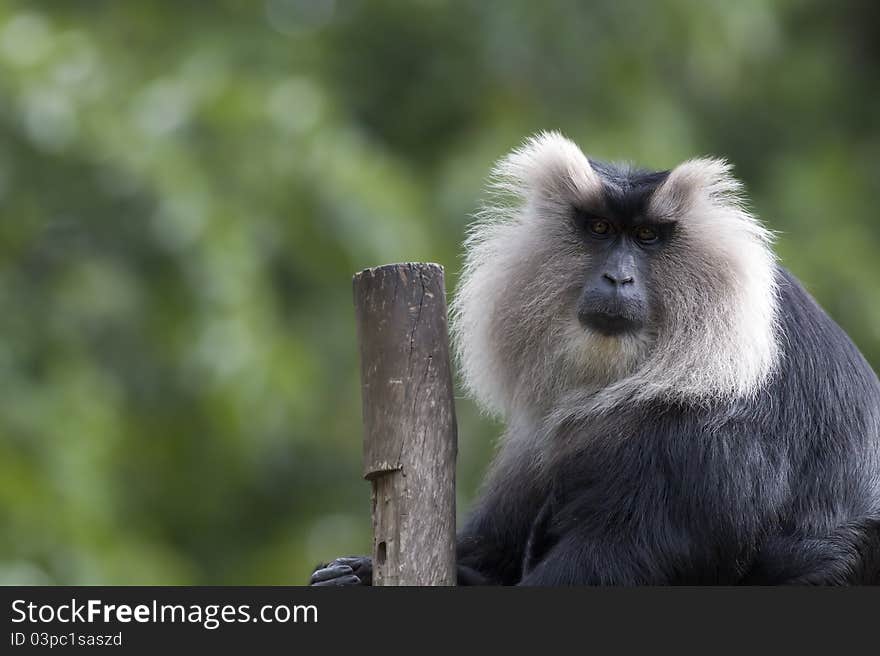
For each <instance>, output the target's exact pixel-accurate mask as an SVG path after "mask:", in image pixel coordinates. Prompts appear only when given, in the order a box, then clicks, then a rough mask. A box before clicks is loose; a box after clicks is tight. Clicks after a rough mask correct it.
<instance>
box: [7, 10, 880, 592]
mask: <svg viewBox="0 0 880 656" xmlns="http://www.w3.org/2000/svg"><path fill="white" fill-rule="evenodd" d="M878 25H880V15H878V9H877V6H876V4H875V3H870V2H844V3H836V4H834V5H831V4H828V3H824V2H820V1H819V0H812V1H808V2H794V1H793V0H785V1H783V2H770V1H769V0H748V1H747V2H739V3H724V2H695V1H693V0H669V1H667V2H663V3H640V2H632V1H624V2H618V1H611V0H597V1H596V2H592V3H574V2H566V1H564V0H551V1H549V2H542V3H530V2H526V1H525V0H516V1H514V2H501V1H500V0H490V1H489V2H484V3H472V2H451V1H450V2H444V1H442V0H422V1H420V2H416V3H399V2H393V1H390V0H389V1H384V0H377V1H375V2H366V1H358V0H355V1H351V2H338V1H334V0H266V1H265V2H261V3H252V2H244V1H243V0H225V1H221V2H214V3H210V4H209V3H174V2H160V1H155V2H147V1H139V2H127V3H119V2H109V1H106V0H105V1H98V0H89V1H84V0H83V1H78V2H73V1H71V2H65V3H57V2H34V1H28V2H25V1H13V0H10V1H8V2H6V3H4V4H3V5H2V6H0V524H2V526H3V528H4V530H3V532H2V536H0V581H2V582H7V583H44V582H45V583H67V584H84V583H92V584H100V583H109V584H114V583H117V584H118V583H168V584H177V583H180V584H198V583H218V584H219V583H299V582H302V581H304V580H305V578H306V576H307V573H308V571H309V570H310V568H311V566H312V565H313V564H314V563H315V562H316V561H317V560H318V559H320V558H326V557H330V556H334V555H337V554H339V553H343V552H364V551H366V549H367V546H368V543H369V542H368V533H367V531H368V522H369V519H368V517H369V509H368V486H367V485H366V484H365V483H364V482H363V481H361V479H360V474H359V471H360V400H359V393H358V371H357V366H358V365H357V359H356V349H355V337H354V328H353V321H352V310H351V298H350V293H351V292H350V286H349V285H350V283H349V279H350V275H351V274H352V273H353V272H355V271H357V270H359V269H361V268H363V267H366V266H370V265H375V264H380V263H384V262H391V261H399V260H433V261H438V262H441V263H442V264H444V265H446V266H447V268H448V270H449V281H450V285H454V283H455V280H456V276H457V270H458V266H459V260H458V253H459V251H460V246H459V244H460V241H461V239H462V237H463V234H464V230H465V226H466V223H467V221H468V215H469V213H470V212H472V211H473V210H474V208H475V207H476V205H477V204H478V202H479V197H480V188H481V186H482V183H483V180H484V179H485V176H486V174H487V172H488V170H489V168H490V166H491V163H492V161H493V160H494V159H495V158H497V157H499V156H500V155H502V154H503V153H504V152H506V151H507V150H509V149H510V148H511V147H513V146H514V145H516V144H517V143H518V142H520V141H521V140H522V139H523V138H524V137H525V136H526V135H528V134H529V133H531V132H534V131H536V130H539V129H550V128H557V129H562V130H563V131H564V132H566V133H568V134H569V135H570V136H572V137H573V138H575V139H576V140H578V141H579V142H580V143H582V144H583V145H584V146H585V148H586V149H587V150H588V152H590V153H591V154H593V155H595V156H597V157H603V158H611V159H617V158H629V159H634V160H638V161H639V162H641V163H644V164H645V165H648V166H654V167H657V168H662V167H669V166H672V165H674V164H675V163H676V162H678V161H680V160H681V159H684V158H687V157H690V156H693V155H697V154H704V153H712V154H718V155H723V156H726V157H728V158H729V159H730V160H731V161H733V162H734V163H735V164H736V165H737V170H738V173H739V175H740V176H741V177H743V178H744V179H745V181H746V182H747V184H748V186H749V188H750V190H751V192H752V196H753V198H754V203H755V206H756V208H757V210H758V211H759V213H760V214H762V215H763V216H764V217H765V218H766V219H767V221H768V223H769V224H770V226H771V227H773V228H774V229H776V230H778V231H780V239H779V251H780V253H781V255H782V259H783V261H784V262H785V263H786V264H787V265H788V266H789V267H790V268H791V269H792V270H794V272H795V273H796V274H797V275H799V276H800V277H801V278H802V279H803V280H804V281H805V282H806V283H807V284H808V286H809V287H810V288H811V290H812V291H813V292H814V293H815V294H816V295H817V296H818V297H819V299H820V301H821V302H822V303H823V304H824V305H825V307H826V308H827V309H828V310H829V311H830V312H831V313H832V315H834V317H835V318H836V319H837V320H838V321H839V322H840V323H841V324H842V325H843V326H844V327H845V328H847V330H849V332H850V333H851V335H852V336H853V337H854V339H855V340H856V342H857V343H858V344H859V346H860V347H861V348H862V350H863V351H864V352H865V354H866V355H867V356H868V358H869V359H870V360H871V361H872V362H874V364H875V365H876V364H877V363H878V362H880V286H878V284H877V283H878V281H880V260H878V258H876V257H873V255H874V252H875V251H876V250H877V249H878V247H880V233H878V230H877V228H876V225H875V221H874V214H875V211H874V209H873V207H872V206H871V205H869V200H868V199H869V198H871V195H872V192H875V191H876V190H877V188H878V181H880V164H878V162H880V133H878V131H877V130H876V126H875V120H876V117H877V116H878V115H880V50H878V48H877V43H878V41H880V40H878V36H880V34H878ZM459 416H460V424H461V429H460V433H461V436H462V437H461V455H460V482H461V486H460V497H461V499H460V506H461V508H462V509H466V507H467V505H468V500H469V498H470V497H471V496H472V494H473V492H474V489H475V486H476V484H477V482H478V480H479V478H480V475H481V473H482V470H483V468H484V466H485V463H486V461H487V459H488V458H489V455H490V452H491V448H492V442H493V440H494V439H495V436H496V435H497V433H498V432H499V427H498V426H495V425H492V424H491V423H490V422H489V421H488V420H487V419H485V418H481V417H480V416H479V414H478V412H477V411H476V409H475V408H474V407H473V406H472V404H470V402H468V401H466V400H464V399H462V400H461V402H460V405H459Z"/></svg>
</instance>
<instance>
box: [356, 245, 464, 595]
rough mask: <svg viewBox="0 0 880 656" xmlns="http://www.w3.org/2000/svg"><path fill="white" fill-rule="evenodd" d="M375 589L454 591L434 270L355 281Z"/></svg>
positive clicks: (448, 421)
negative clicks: (414, 587)
mask: <svg viewBox="0 0 880 656" xmlns="http://www.w3.org/2000/svg"><path fill="white" fill-rule="evenodd" d="M353 282H354V304H355V313H356V315H357V329H358V337H359V341H360V349H361V392H362V398H363V412H364V478H366V479H367V480H369V481H371V483H372V486H373V493H372V499H373V585H455V581H456V569H455V458H456V454H457V450H458V445H457V434H456V425H455V405H454V401H453V397H452V375H451V373H450V366H449V341H448V337H447V333H446V290H445V286H444V281H443V267H441V266H440V265H438V264H424V263H407V264H389V265H386V266H381V267H376V268H373V269H366V270H365V271H361V272H360V273H358V274H357V275H355V276H354V281H353Z"/></svg>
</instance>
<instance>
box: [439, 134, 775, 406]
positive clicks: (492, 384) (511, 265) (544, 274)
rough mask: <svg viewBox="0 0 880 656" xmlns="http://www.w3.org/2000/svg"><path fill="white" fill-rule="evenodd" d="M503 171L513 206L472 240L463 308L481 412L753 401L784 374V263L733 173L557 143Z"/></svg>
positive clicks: (462, 332)
mask: <svg viewBox="0 0 880 656" xmlns="http://www.w3.org/2000/svg"><path fill="white" fill-rule="evenodd" d="M495 173H496V181H495V184H494V187H493V189H494V190H495V191H497V192H501V193H502V194H503V195H506V197H505V198H504V202H498V203H496V204H492V205H490V206H489V207H487V208H486V209H485V210H484V212H483V214H482V215H481V216H480V217H478V221H477V222H476V224H475V225H474V227H473V228H472V232H471V235H470V238H469V239H468V241H467V243H466V248H467V260H466V264H465V269H464V272H463V276H462V280H461V283H460V285H459V288H458V290H457V293H456V297H455V301H454V304H453V311H454V314H453V318H454V322H453V329H454V336H455V338H456V348H457V353H458V356H459V361H460V364H461V365H462V368H463V373H464V377H465V382H466V383H467V385H468V387H469V388H470V389H471V391H472V392H474V393H475V394H476V395H477V397H478V398H479V399H480V400H481V401H482V402H483V404H484V405H485V406H487V407H489V408H490V409H492V410H495V411H498V412H500V413H502V414H507V415H510V414H511V413H516V412H523V411H525V412H528V413H531V414H536V413H537V414H542V413H546V412H548V411H550V410H552V409H554V408H558V406H559V404H560V402H561V399H568V402H569V403H571V404H580V405H581V406H586V405H589V404H592V405H593V406H595V405H596V404H595V403H594V400H595V399H597V398H602V399H604V400H602V401H601V402H599V404H600V405H601V404H605V405H607V403H608V402H610V401H608V399H610V398H611V397H612V396H614V397H615V398H616V399H617V400H620V399H623V398H629V399H634V398H647V397H651V396H653V395H658V394H663V395H667V396H675V397H677V398H683V397H701V398H705V397H717V396H721V395H734V394H746V393H751V392H752V391H753V390H754V389H756V388H757V385H758V384H759V382H760V381H761V380H763V378H764V377H766V375H768V373H769V372H770V371H771V370H772V368H773V365H774V362H775V358H776V340H775V335H774V332H773V326H774V321H775V311H776V310H775V307H776V302H775V283H774V275H775V274H774V271H775V269H774V267H775V262H774V257H773V255H772V252H771V251H770V250H769V248H768V242H769V236H768V233H767V232H766V231H765V230H764V229H763V228H762V227H761V226H760V224H759V223H758V222H757V221H756V220H755V219H754V217H752V216H751V215H749V214H748V212H746V211H745V210H744V209H743V208H742V206H741V204H740V203H739V200H738V197H737V192H738V190H739V183H738V182H737V181H736V180H735V179H733V178H732V177H731V176H730V175H729V167H727V165H726V164H724V163H723V162H721V161H720V160H692V161H690V162H685V163H684V164H682V165H680V166H678V167H676V168H675V169H673V170H672V171H664V172H656V173H652V172H643V171H637V170H633V169H631V168H629V167H615V166H609V165H605V164H602V163H600V162H595V161H591V160H588V159H587V158H586V157H585V156H584V155H583V153H582V152H581V151H580V150H579V149H578V148H577V146H575V145H574V144H573V143H571V142H570V141H568V140H566V139H564V138H563V137H561V136H559V135H555V134H547V135H542V136H540V137H538V138H536V139H533V140H532V141H530V142H528V144H527V145H526V146H525V147H524V148H522V149H520V150H518V151H515V152H514V153H512V154H511V155H509V156H508V157H507V158H505V159H504V160H502V161H501V162H500V163H499V166H498V168H497V169H496V171H495ZM511 195H512V196H513V198H514V202H513V203H510V202H509V199H510V196H511ZM603 395H604V396H603Z"/></svg>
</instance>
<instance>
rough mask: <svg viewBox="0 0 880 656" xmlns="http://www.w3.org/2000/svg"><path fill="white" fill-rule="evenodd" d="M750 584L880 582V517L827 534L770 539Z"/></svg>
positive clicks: (749, 578) (748, 579) (747, 579)
mask: <svg viewBox="0 0 880 656" xmlns="http://www.w3.org/2000/svg"><path fill="white" fill-rule="evenodd" d="M742 583H743V584H746V585H785V584H788V585H798V584H800V585H845V584H872V583H873V584H877V583H880V519H878V518H865V519H861V520H856V521H852V522H848V523H847V524H844V525H843V526H841V527H839V528H837V529H836V530H834V531H833V532H832V533H830V534H828V535H824V536H815V535H812V536H811V535H786V536H776V537H772V538H770V539H768V540H767V541H766V542H765V543H764V545H763V546H762V547H761V549H760V551H759V552H758V554H757V556H756V558H755V560H754V562H753V564H752V567H751V569H750V570H749V572H748V574H747V575H746V577H745V578H744V579H743V581H742Z"/></svg>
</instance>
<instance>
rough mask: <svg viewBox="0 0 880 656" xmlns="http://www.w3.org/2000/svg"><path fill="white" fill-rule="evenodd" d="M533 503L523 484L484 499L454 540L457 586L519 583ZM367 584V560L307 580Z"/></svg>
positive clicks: (338, 563)
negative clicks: (455, 541) (455, 542)
mask: <svg viewBox="0 0 880 656" xmlns="http://www.w3.org/2000/svg"><path fill="white" fill-rule="evenodd" d="M537 502H538V501H537V497H536V495H535V493H534V491H533V490H532V489H531V488H528V487H527V486H521V487H520V488H519V489H518V490H510V491H509V492H505V493H496V494H493V493H491V492H487V493H485V494H484V495H483V497H482V498H481V499H480V501H479V502H478V503H477V505H476V508H475V509H474V511H473V512H472V513H471V515H470V517H469V518H468V520H467V522H466V523H465V526H464V528H463V529H462V531H461V533H459V536H458V541H457V545H456V557H457V560H458V576H457V579H458V585H514V584H516V583H517V582H518V581H519V579H520V578H521V576H522V566H523V557H524V553H525V551H526V543H527V541H528V540H529V535H530V531H531V530H532V522H533V521H534V517H535V515H536V514H537V507H536V506H537ZM372 582H373V562H372V560H371V559H370V558H369V557H368V556H349V557H345V558H337V559H336V560H334V561H332V562H330V563H328V564H326V565H319V566H318V567H317V568H315V571H314V572H313V573H312V576H311V579H310V581H309V583H310V584H311V585H320V586H349V585H372Z"/></svg>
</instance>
